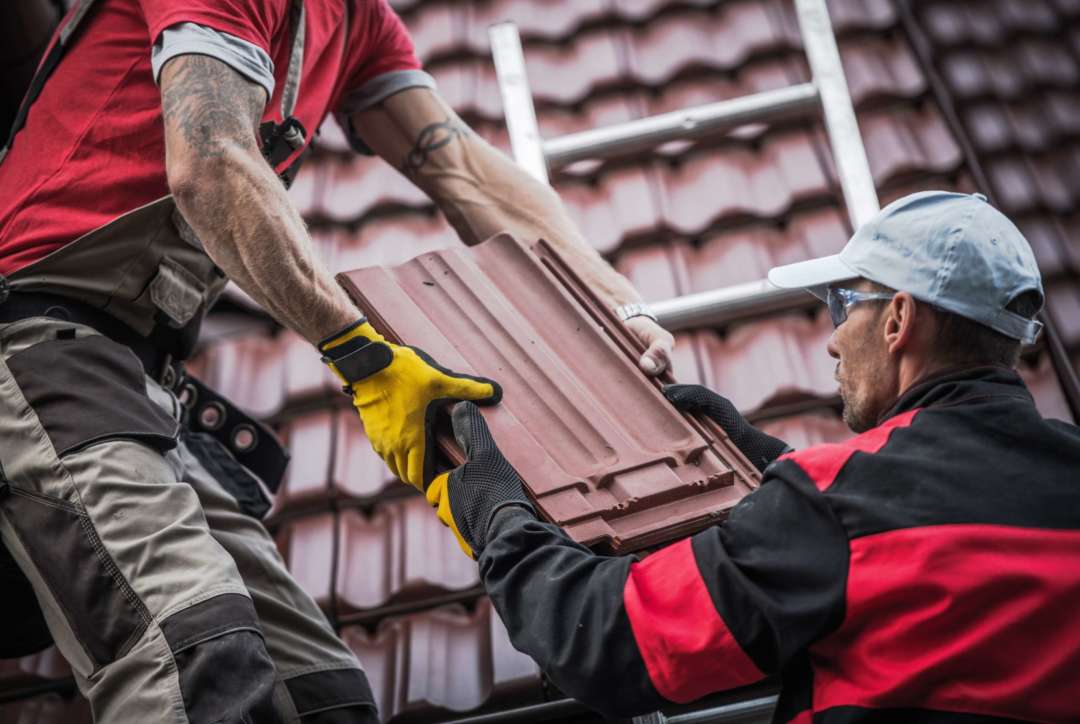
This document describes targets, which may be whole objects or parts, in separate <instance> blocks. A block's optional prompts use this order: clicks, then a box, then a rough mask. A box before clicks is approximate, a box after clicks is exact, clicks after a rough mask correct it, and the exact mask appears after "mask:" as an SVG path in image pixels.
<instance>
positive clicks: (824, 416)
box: [759, 410, 855, 450]
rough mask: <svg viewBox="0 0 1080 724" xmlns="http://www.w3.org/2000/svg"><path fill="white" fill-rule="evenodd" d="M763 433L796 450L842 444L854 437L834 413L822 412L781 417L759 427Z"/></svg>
mask: <svg viewBox="0 0 1080 724" xmlns="http://www.w3.org/2000/svg"><path fill="white" fill-rule="evenodd" d="M759 427H760V428H761V430H762V431H763V432H767V433H768V434H770V435H773V436H774V437H778V438H780V439H781V440H783V441H784V442H786V443H787V444H788V445H790V446H791V447H793V448H795V449H796V450H802V449H804V448H808V447H812V446H814V445H821V444H823V443H831V442H842V441H844V440H848V439H850V438H851V437H853V436H854V435H855V433H854V432H852V431H851V428H849V427H848V426H847V425H845V424H844V421H843V420H841V419H840V418H839V417H838V416H837V415H836V413H835V412H832V411H830V410H823V411H819V412H807V413H803V414H801V415H793V416H791V417H783V418H779V419H776V420H770V421H768V422H765V423H762V424H761V425H759Z"/></svg>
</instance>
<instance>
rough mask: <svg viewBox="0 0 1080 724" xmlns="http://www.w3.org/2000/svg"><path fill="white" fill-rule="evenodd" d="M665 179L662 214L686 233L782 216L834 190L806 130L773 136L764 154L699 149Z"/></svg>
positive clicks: (672, 226) (739, 149)
mask: <svg viewBox="0 0 1080 724" xmlns="http://www.w3.org/2000/svg"><path fill="white" fill-rule="evenodd" d="M658 166H659V165H658ZM660 179H661V183H660V184H659V192H660V208H661V214H662V216H663V219H664V222H665V224H666V226H667V228H670V229H673V230H674V231H676V232H677V233H680V234H694V233H698V232H700V231H702V230H704V229H705V228H707V227H708V226H709V225H711V224H713V223H715V222H716V221H718V220H719V219H721V218H724V217H738V216H751V217H757V218H764V217H768V218H771V217H775V216H779V215H782V214H783V213H784V212H786V211H787V210H788V209H790V208H791V206H792V205H793V204H795V203H796V202H798V201H801V200H806V199H812V198H815V197H817V198H820V197H822V196H823V195H826V194H828V193H829V182H828V178H827V177H826V175H825V171H824V170H823V169H822V167H821V164H820V163H819V161H818V156H817V154H816V152H815V147H814V142H813V140H812V139H811V137H810V135H809V134H807V133H805V132H802V131H794V132H788V133H784V134H770V135H769V136H768V137H767V138H766V139H765V140H764V142H763V144H762V147H761V151H760V152H758V151H755V150H753V149H748V148H742V147H732V148H721V149H714V150H709V151H705V152H701V153H695V154H693V155H691V156H689V157H687V158H686V159H685V160H682V161H681V162H680V163H679V164H678V165H676V166H675V167H674V168H671V169H664V171H663V173H662V175H661V177H660Z"/></svg>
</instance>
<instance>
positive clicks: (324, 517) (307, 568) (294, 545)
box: [277, 513, 335, 611]
mask: <svg viewBox="0 0 1080 724" xmlns="http://www.w3.org/2000/svg"><path fill="white" fill-rule="evenodd" d="M334 535H335V529H334V515H333V514H332V513H322V514H318V515H310V516H306V517H303V518H295V519H292V520H289V521H287V522H285V523H283V524H282V526H281V530H280V531H279V532H278V534H277V543H278V548H279V550H280V551H281V554H282V556H283V557H284V558H285V563H286V565H287V566H288V568H289V572H290V573H292V576H293V578H294V579H295V580H296V582H297V583H298V584H300V587H301V588H303V589H304V591H305V592H306V593H307V594H308V595H309V596H311V597H312V598H313V599H315V602H316V603H318V604H319V605H320V606H322V608H323V609H324V610H327V611H329V610H330V607H331V603H332V600H333V591H334V584H333V560H334Z"/></svg>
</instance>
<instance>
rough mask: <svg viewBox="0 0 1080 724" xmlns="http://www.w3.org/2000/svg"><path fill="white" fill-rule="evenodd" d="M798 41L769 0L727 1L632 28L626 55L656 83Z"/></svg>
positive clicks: (634, 70) (640, 74)
mask: <svg viewBox="0 0 1080 724" xmlns="http://www.w3.org/2000/svg"><path fill="white" fill-rule="evenodd" d="M796 43H797V34H794V33H792V32H790V31H788V32H785V28H784V27H783V26H780V27H777V26H776V25H775V24H774V21H773V14H772V13H770V12H769V7H768V6H767V5H766V4H765V3H761V2H729V3H724V4H722V5H720V6H719V8H718V9H717V11H716V12H711V13H704V12H700V11H693V10H691V11H685V12H681V13H670V14H664V15H662V16H660V17H658V18H657V19H656V20H655V21H653V22H650V23H648V24H647V25H644V26H643V27H642V28H641V29H639V30H637V31H636V32H635V33H633V35H632V36H631V38H630V45H629V48H628V53H627V56H628V61H629V71H630V73H631V74H632V75H633V76H634V77H635V78H636V79H637V80H638V81H639V82H641V83H645V84H647V85H657V86H658V85H662V84H663V83H664V82H666V81H667V80H670V79H671V78H672V77H674V76H675V75H677V74H678V73H680V72H683V71H685V70H687V69H689V68H694V67H699V68H707V69H712V70H725V69H731V68H735V67H737V66H739V65H741V64H742V63H744V62H746V60H747V59H748V58H750V57H751V56H753V55H755V54H760V53H762V52H764V51H776V50H778V49H783V48H791V47H794V46H795V44H796ZM528 60H529V62H531V60H532V59H531V56H530V57H529V58H528Z"/></svg>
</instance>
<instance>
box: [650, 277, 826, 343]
mask: <svg viewBox="0 0 1080 724" xmlns="http://www.w3.org/2000/svg"><path fill="white" fill-rule="evenodd" d="M811 301H813V297H812V296H810V294H809V293H807V292H806V291H805V290H803V289H780V288H778V287H774V286H773V285H772V284H770V283H769V282H768V280H766V279H762V280H760V281H756V282H747V283H746V284H736V285H734V286H730V287H724V288H723V289H714V290H712V291H709V292H700V293H698V294H687V295H686V296H682V297H676V298H674V299H667V300H665V301H662V302H653V303H652V304H650V305H649V306H650V307H651V308H652V310H653V312H654V313H655V314H656V319H657V321H658V322H660V326H662V327H664V328H665V329H667V330H668V331H672V332H673V331H676V330H679V329H689V328H693V327H712V326H716V325H720V324H727V323H728V322H732V321H735V320H737V319H743V318H746V317H755V316H759V315H762V314H769V313H771V312H780V311H784V310H788V309H793V308H796V307H801V306H806V305H807V304H809V303H810V302H811Z"/></svg>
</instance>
